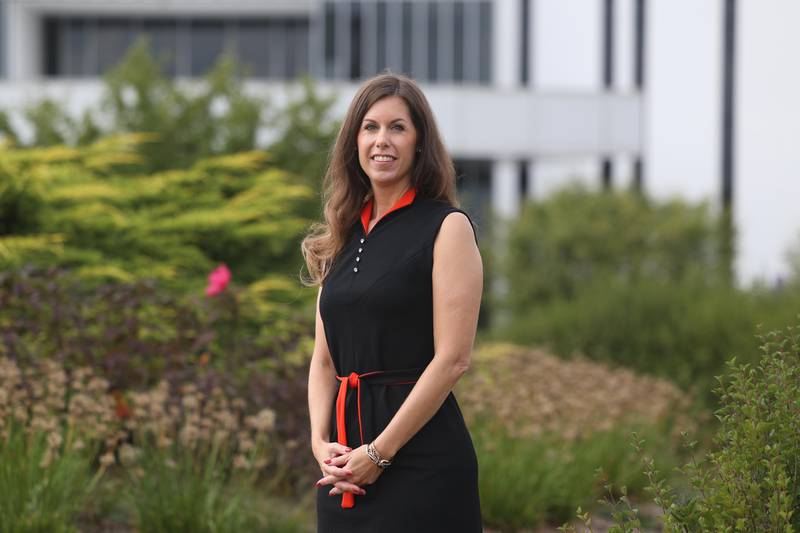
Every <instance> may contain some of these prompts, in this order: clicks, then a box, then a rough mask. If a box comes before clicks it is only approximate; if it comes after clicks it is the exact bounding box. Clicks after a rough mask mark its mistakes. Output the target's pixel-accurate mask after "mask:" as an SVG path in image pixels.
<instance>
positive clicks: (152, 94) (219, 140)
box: [103, 41, 266, 171]
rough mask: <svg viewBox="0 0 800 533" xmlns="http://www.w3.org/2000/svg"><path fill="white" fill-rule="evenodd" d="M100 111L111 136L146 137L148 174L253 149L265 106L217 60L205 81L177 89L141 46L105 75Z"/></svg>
mask: <svg viewBox="0 0 800 533" xmlns="http://www.w3.org/2000/svg"><path fill="white" fill-rule="evenodd" d="M106 87H107V94H106V96H105V98H104V102H103V109H104V110H105V111H106V112H108V114H109V116H110V119H111V123H112V129H111V131H113V132H147V133H151V134H152V141H151V142H149V143H146V144H143V145H141V146H140V150H141V153H142V155H143V156H144V159H145V160H146V161H147V163H148V165H147V170H150V171H155V170H162V169H167V168H181V167H186V166H187V165H191V164H192V163H193V162H194V161H196V160H197V159H200V158H204V157H208V156H210V155H214V154H228V153H235V152H240V151H247V150H252V149H253V148H255V146H256V142H255V141H256V131H257V129H258V127H259V126H260V125H261V124H262V116H261V113H262V108H263V107H264V106H265V104H266V102H264V101H262V100H261V99H259V98H256V97H254V96H250V95H247V94H245V92H244V88H243V86H242V82H241V78H240V76H239V73H238V67H237V66H236V64H235V63H234V62H233V61H232V60H231V59H229V58H222V59H221V60H220V61H219V62H218V63H217V64H216V66H215V67H214V69H213V70H212V71H211V72H210V73H209V74H208V76H207V77H206V79H205V82H204V83H202V84H199V85H198V86H195V87H193V88H189V87H187V88H186V89H183V88H180V87H179V86H178V85H177V84H176V83H174V82H173V81H172V80H170V79H168V78H166V77H165V76H164V75H163V74H162V70H161V67H160V66H159V65H158V63H157V61H156V60H155V59H154V58H153V57H152V56H151V54H150V52H149V48H148V45H147V42H146V41H140V42H138V43H137V44H136V45H134V46H133V47H132V48H131V50H130V51H129V52H128V54H127V55H126V57H125V59H124V60H123V61H122V62H121V63H120V64H119V65H117V66H116V67H115V68H113V69H111V70H110V71H109V72H108V73H107V74H106Z"/></svg>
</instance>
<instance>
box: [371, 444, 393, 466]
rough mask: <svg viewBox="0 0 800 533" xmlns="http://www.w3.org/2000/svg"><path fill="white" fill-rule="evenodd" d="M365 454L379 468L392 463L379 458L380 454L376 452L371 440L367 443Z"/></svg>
mask: <svg viewBox="0 0 800 533" xmlns="http://www.w3.org/2000/svg"><path fill="white" fill-rule="evenodd" d="M367 456H368V457H369V458H370V459H371V460H372V462H373V463H375V464H376V465H378V466H379V467H380V468H386V467H387V466H389V465H390V464H392V462H391V461H389V460H388V459H381V456H380V454H378V452H377V451H376V450H375V446H374V445H373V444H372V443H371V442H370V443H369V444H367Z"/></svg>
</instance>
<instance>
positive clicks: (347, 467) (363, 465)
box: [314, 442, 383, 496]
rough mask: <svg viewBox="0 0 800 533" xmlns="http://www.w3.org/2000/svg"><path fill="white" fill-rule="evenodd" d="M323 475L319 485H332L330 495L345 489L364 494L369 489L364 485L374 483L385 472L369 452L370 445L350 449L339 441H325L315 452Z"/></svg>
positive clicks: (340, 492) (318, 482) (345, 490)
mask: <svg viewBox="0 0 800 533" xmlns="http://www.w3.org/2000/svg"><path fill="white" fill-rule="evenodd" d="M314 455H315V457H316V459H317V462H318V463H319V467H320V469H321V470H322V473H323V474H324V475H323V477H322V479H320V480H319V481H317V483H316V486H317V487H321V486H323V485H333V488H332V489H331V490H330V491H329V492H328V495H329V496H336V495H337V494H342V493H343V492H352V493H353V494H358V495H363V494H365V493H366V491H365V490H364V489H363V488H362V487H361V485H371V484H372V483H375V480H377V479H378V477H379V476H380V475H381V473H382V472H383V469H382V468H380V467H379V466H378V465H376V464H375V463H373V462H372V460H371V459H370V458H369V456H368V455H367V445H366V444H363V445H361V446H359V447H358V448H355V449H351V448H348V447H347V446H343V445H341V444H339V443H338V442H325V443H321V444H320V446H319V451H317V452H315V453H314Z"/></svg>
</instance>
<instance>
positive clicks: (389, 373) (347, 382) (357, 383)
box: [336, 369, 421, 509]
mask: <svg viewBox="0 0 800 533" xmlns="http://www.w3.org/2000/svg"><path fill="white" fill-rule="evenodd" d="M420 372H421V369H411V370H399V371H398V370H376V371H373V372H365V373H363V374H357V373H356V372H351V373H350V375H349V376H336V379H338V380H339V381H341V383H340V384H339V394H338V395H337V396H336V435H337V440H338V442H339V444H341V445H342V446H348V444H347V429H346V425H347V424H346V423H345V407H346V405H347V391H348V390H349V389H355V390H356V410H357V412H358V433H359V438H360V439H361V444H362V445H363V444H364V428H363V427H362V424H361V382H362V380H363V381H364V382H365V383H367V384H369V385H409V384H412V383H416V382H417V377H418V376H419V374H420ZM374 376H381V377H379V378H378V377H374ZM387 378H388V379H387ZM354 505H355V497H354V495H353V493H352V492H344V493H342V507H343V508H345V509H349V508H351V507H353V506H354Z"/></svg>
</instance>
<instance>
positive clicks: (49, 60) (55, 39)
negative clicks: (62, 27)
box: [0, 7, 60, 76]
mask: <svg viewBox="0 0 800 533" xmlns="http://www.w3.org/2000/svg"><path fill="white" fill-rule="evenodd" d="M0 12H2V7H0ZM0 23H2V20H0ZM58 30H59V28H58V23H57V21H55V20H52V19H46V20H45V21H44V57H43V58H42V60H43V61H42V62H43V64H44V73H45V75H47V76H55V75H56V73H57V69H58V51H59V49H60V46H59V37H60V32H59V31H58Z"/></svg>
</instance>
